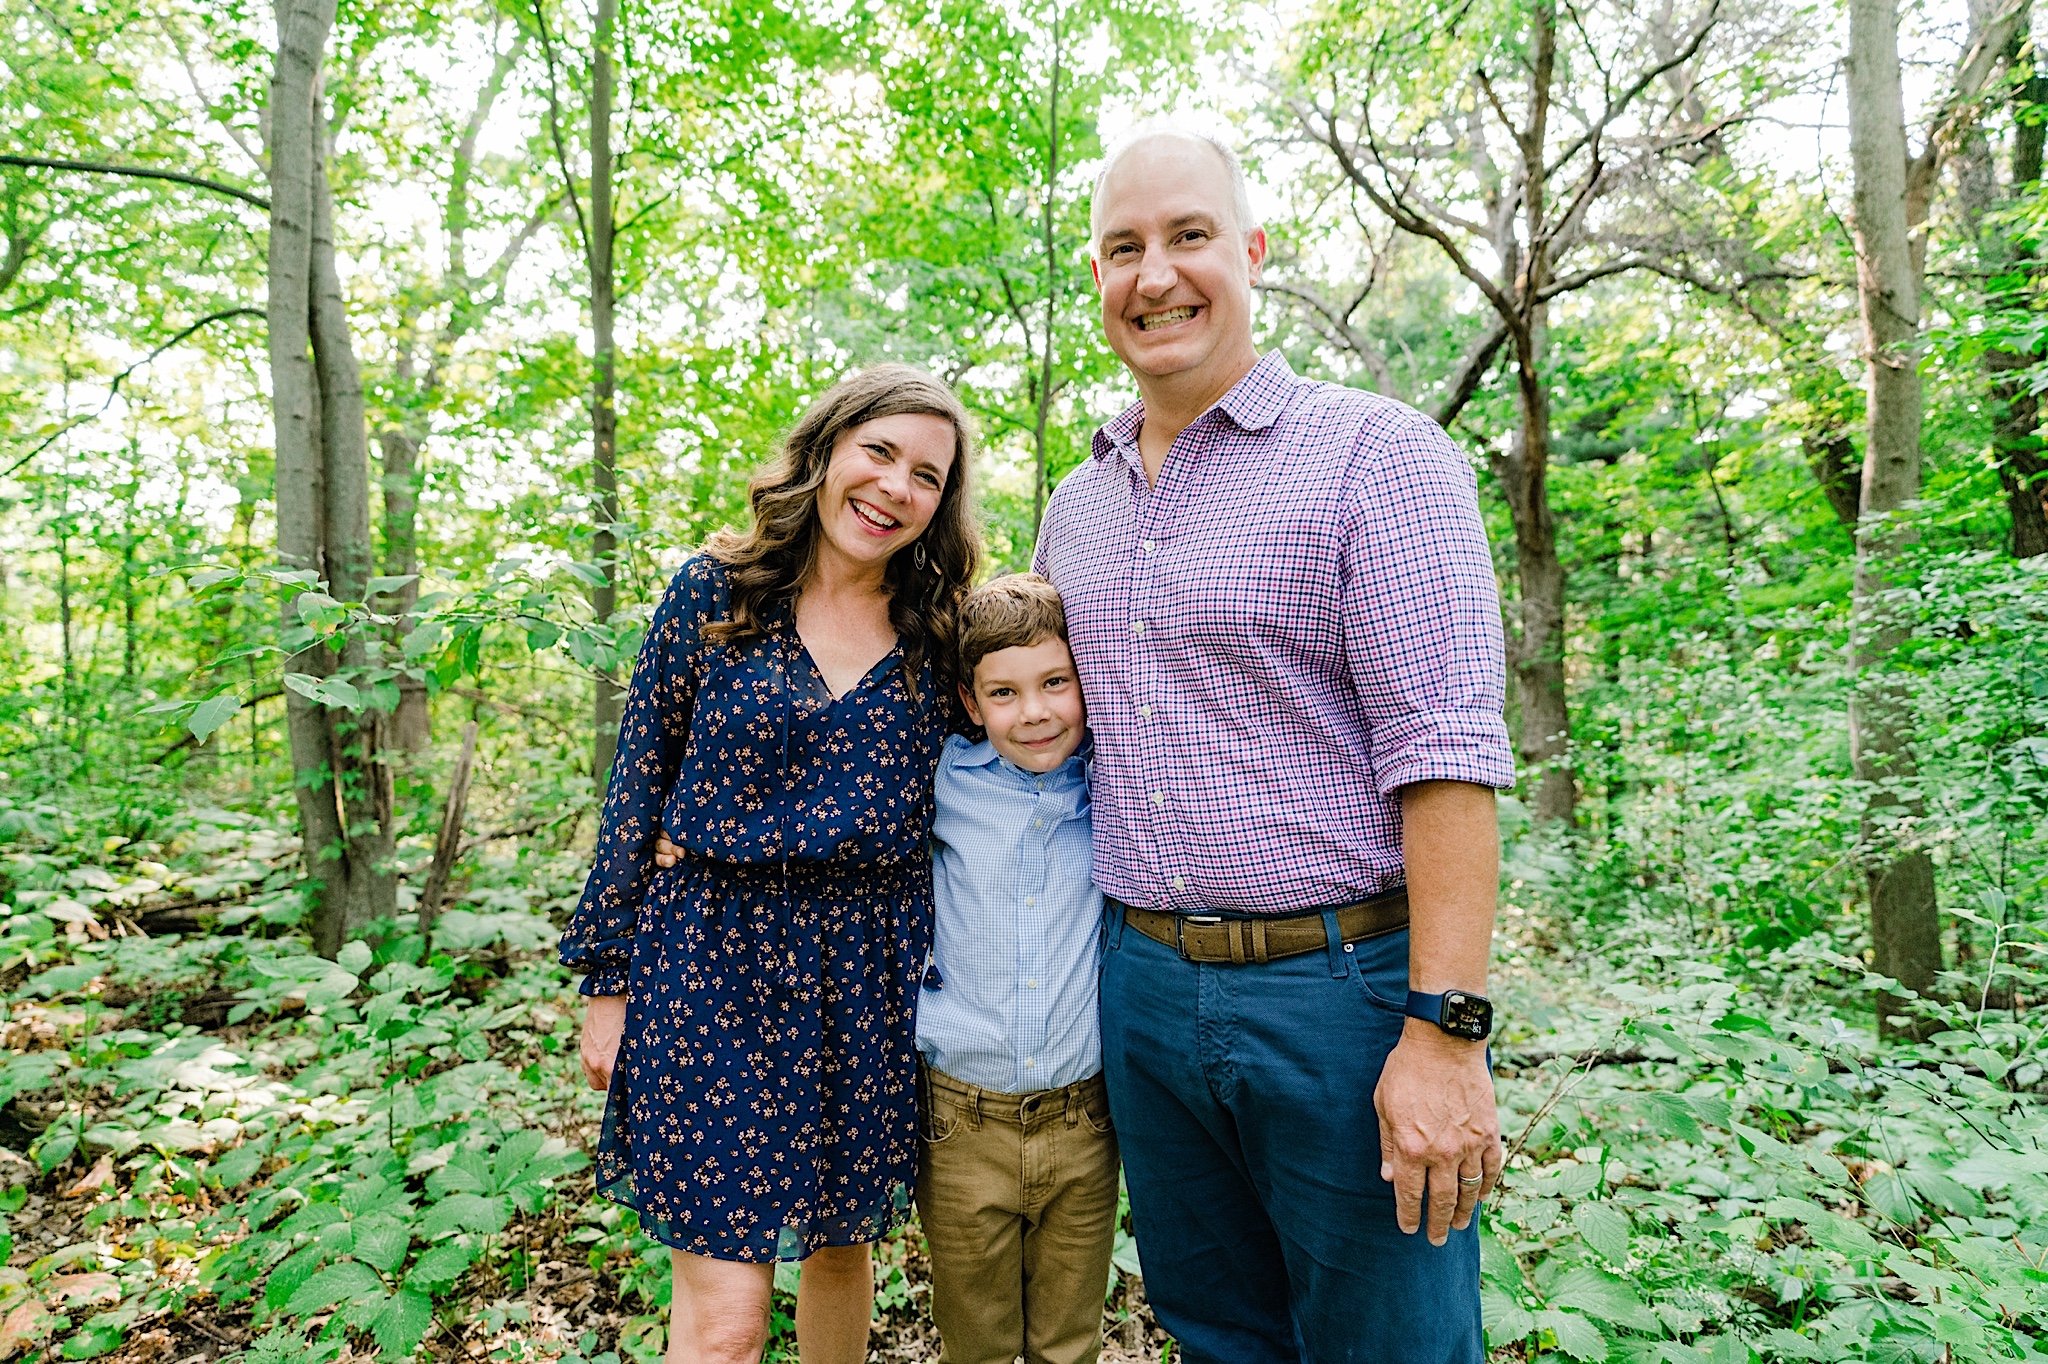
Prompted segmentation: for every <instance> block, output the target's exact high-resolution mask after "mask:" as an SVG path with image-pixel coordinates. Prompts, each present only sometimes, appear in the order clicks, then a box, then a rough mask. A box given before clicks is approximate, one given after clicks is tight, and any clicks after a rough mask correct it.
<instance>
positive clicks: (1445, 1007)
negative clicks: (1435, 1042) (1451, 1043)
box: [1406, 990, 1493, 1042]
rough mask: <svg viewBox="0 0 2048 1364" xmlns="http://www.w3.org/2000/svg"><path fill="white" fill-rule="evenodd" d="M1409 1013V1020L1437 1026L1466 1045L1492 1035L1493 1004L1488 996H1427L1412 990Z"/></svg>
mask: <svg viewBox="0 0 2048 1364" xmlns="http://www.w3.org/2000/svg"><path fill="white" fill-rule="evenodd" d="M1406 1012H1407V1014H1408V1016H1409V1017H1410V1018H1419V1019H1421V1020H1422V1021H1423V1022H1425V1023H1434V1024H1436V1025H1437V1026H1438V1027H1439V1028H1442V1029H1443V1030H1444V1031H1445V1032H1447V1033H1449V1034H1450V1035H1451V1036H1452V1037H1458V1038H1463V1039H1464V1040H1465V1041H1467V1042H1484V1041H1485V1040H1486V1039H1487V1038H1488V1037H1489V1036H1490V1035H1492V1033H1493V1001H1491V1000H1489V999H1488V998H1487V997H1486V996H1485V995H1475V994H1468V993H1466V992H1465V991H1463V990H1446V991H1444V992H1443V993H1442V994H1440V995H1426V994H1423V993H1422V992H1421V991H1420V990H1410V991H1409V992H1408V1007H1407V1010H1406Z"/></svg>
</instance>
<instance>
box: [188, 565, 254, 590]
mask: <svg viewBox="0 0 2048 1364" xmlns="http://www.w3.org/2000/svg"><path fill="white" fill-rule="evenodd" d="M241 576H242V570H241V569H239V568H202V569H200V570H199V571H198V572H197V573H194V574H193V575H192V577H191V579H190V582H191V584H192V590H193V591H194V592H204V591H205V590H206V589H207V588H209V587H218V586H220V585H221V584H222V583H225V582H233V581H234V580H235V579H237V578H239V577H241Z"/></svg>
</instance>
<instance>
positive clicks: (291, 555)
mask: <svg viewBox="0 0 2048 1364" xmlns="http://www.w3.org/2000/svg"><path fill="white" fill-rule="evenodd" d="M333 22H334V11H333V5H332V3H331V0H330V2H329V3H325V4H323V3H321V0H283V3H280V4H279V5H278V7H277V63H276V68H275V70H274V72H273V73H272V75H271V80H270V99H269V104H268V106H267V109H266V111H265V112H266V113H267V115H268V119H267V123H268V126H269V131H270V246H269V260H268V277H269V288H270V294H269V301H268V305H267V307H266V309H265V319H266V323H267V327H266V330H267V332H268V335H269V350H270V387H271V419H272V422H273V424H274V426H275V430H276V437H275V438H276V446H277V452H276V453H277V494H276V501H277V556H278V559H279V560H280V561H281V562H282V564H283V565H284V567H286V568H287V569H295V570H298V571H301V572H309V573H313V574H316V575H317V574H319V573H320V572H321V571H322V569H323V567H324V564H323V556H322V546H323V543H324V541H325V539H326V529H325V523H326V514H327V497H326V490H325V486H324V483H325V478H324V475H325V461H324V460H323V459H322V457H321V450H320V388H319V381H318V378H317V376H316V375H315V373H314V369H313V309H312V301H313V165H314V137H315V135H316V134H315V127H316V123H317V120H316V119H315V117H314V112H313V110H314V100H315V99H316V98H317V91H318V87H319V72H320V64H321V60H322V54H323V50H324V48H325V47H326V43H327V33H328V30H329V28H330V27H331V26H332V24H333ZM280 624H281V627H282V628H283V629H284V630H285V631H286V632H287V633H289V632H291V631H293V630H294V629H296V628H297V627H298V624H299V618H298V613H297V611H296V610H295V609H294V608H293V607H292V605H291V604H289V603H287V604H286V606H285V608H284V618H283V620H282V621H281V622H280ZM325 652H326V651H325V650H323V649H321V648H319V647H317V646H313V647H309V648H306V649H303V650H300V651H299V652H298V653H296V654H293V655H292V656H291V657H290V658H288V659H287V660H286V661H285V669H286V671H288V672H303V673H316V674H317V673H322V672H325V671H326V667H327V663H326V659H325V658H324V657H323V655H324V654H325ZM285 730H286V734H287V736H288V737H289V740H290V743H291V757H292V771H293V774H294V780H293V783H292V787H293V791H294V792H295V794H296V796H297V799H298V806H299V833H300V837H301V841H302V846H303V850H304V855H305V862H306V871H307V874H308V875H309V876H311V877H312V878H313V880H314V881H315V883H316V886H317V900H316V903H315V905H314V910H313V924H314V928H313V938H314V942H315V944H316V945H317V946H319V947H320V950H322V951H324V952H326V953H328V954H329V955H332V954H333V953H334V952H335V951H337V950H339V947H340V942H339V933H338V929H339V925H340V923H341V922H342V918H341V916H343V915H345V914H346V912H347V906H348V879H347V876H346V868H345V866H344V864H343V862H342V861H341V859H340V858H339V857H330V856H328V855H327V854H328V852H329V851H330V850H332V851H334V852H339V851H340V848H341V844H342V841H343V839H342V822H341V810H340V807H339V806H338V805H337V804H336V803H335V799H334V783H333V780H332V777H331V775H330V774H331V771H332V769H331V767H330V762H331V759H332V755H331V754H330V752H329V745H328V731H327V721H326V718H325V716H324V715H323V714H322V713H321V710H320V707H319V706H318V704H317V703H315V702H313V701H311V700H309V699H307V698H306V697H303V696H301V695H299V694H298V693H297V692H289V693H287V694H286V696H285ZM330 923H331V924H332V925H333V927H334V929H335V930H336V931H334V932H328V931H325V930H326V929H327V928H328V926H329V924H330Z"/></svg>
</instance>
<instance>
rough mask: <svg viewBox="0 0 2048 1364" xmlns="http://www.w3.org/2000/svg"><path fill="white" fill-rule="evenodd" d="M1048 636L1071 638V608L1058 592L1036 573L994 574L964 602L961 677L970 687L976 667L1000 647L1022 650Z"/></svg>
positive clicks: (1062, 640) (961, 620)
mask: <svg viewBox="0 0 2048 1364" xmlns="http://www.w3.org/2000/svg"><path fill="white" fill-rule="evenodd" d="M1047 635H1058V636H1059V638H1060V642H1061V643H1062V644H1064V643H1066V642H1067V608H1066V607H1065V606H1064V605H1062V604H1061V602H1060V594H1059V590H1058V589H1057V588H1055V587H1054V586H1053V585H1052V584H1051V583H1050V582H1048V581H1046V580H1045V579H1044V578H1043V577H1041V576H1040V575H1038V574H1036V573H1008V574H1005V575H1003V576H1002V577H1000V578H991V579H990V580H989V581H988V582H985V583H983V584H982V585H981V586H980V587H977V588H975V589H974V590H973V591H972V592H969V593H968V594H967V597H966V599H965V600H964V601H962V602H961V603H960V636H959V638H960V680H961V681H962V682H964V683H966V685H967V687H968V689H969V690H970V691H971V690H972V689H973V687H974V670H975V669H976V668H978V667H980V666H981V660H983V659H984V658H987V657H988V656H989V655H990V654H992V653H995V652H996V651H997V650H998V649H1021V648H1024V647H1026V646H1027V645H1032V644H1036V643H1037V642H1038V641H1039V640H1041V639H1044V638H1045V637H1046V636H1047Z"/></svg>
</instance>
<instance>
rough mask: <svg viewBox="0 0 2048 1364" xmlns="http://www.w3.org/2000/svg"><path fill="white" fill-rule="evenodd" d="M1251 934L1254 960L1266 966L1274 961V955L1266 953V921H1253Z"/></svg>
mask: <svg viewBox="0 0 2048 1364" xmlns="http://www.w3.org/2000/svg"><path fill="white" fill-rule="evenodd" d="M1251 934H1252V960H1253V961H1255V962H1257V963H1258V964H1259V965H1261V966H1264V965H1265V964H1266V963H1267V962H1269V961H1271V960H1273V958H1272V955H1271V954H1270V953H1268V952H1267V951H1266V921H1265V920H1264V919H1253V920H1252V921H1251Z"/></svg>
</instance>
